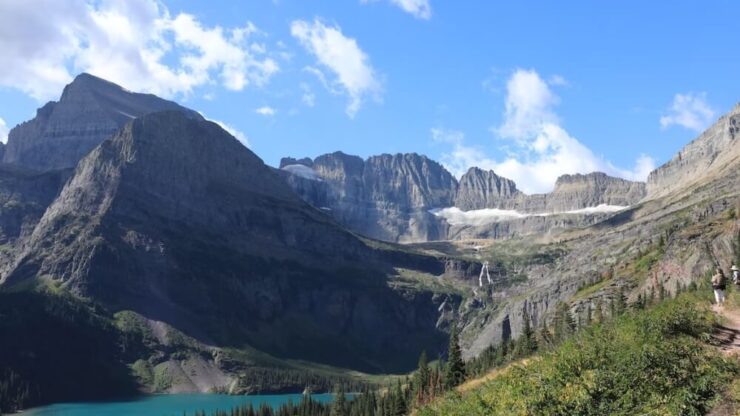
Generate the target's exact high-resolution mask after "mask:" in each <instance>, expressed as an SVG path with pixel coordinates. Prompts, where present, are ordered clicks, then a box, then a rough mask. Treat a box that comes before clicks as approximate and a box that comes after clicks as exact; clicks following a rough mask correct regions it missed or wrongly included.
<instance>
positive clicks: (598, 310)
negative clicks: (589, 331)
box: [594, 298, 604, 324]
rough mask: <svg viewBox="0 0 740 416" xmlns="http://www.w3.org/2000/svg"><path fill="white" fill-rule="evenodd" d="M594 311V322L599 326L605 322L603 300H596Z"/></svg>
mask: <svg viewBox="0 0 740 416" xmlns="http://www.w3.org/2000/svg"><path fill="white" fill-rule="evenodd" d="M594 309H595V310H594V322H596V323H597V324H600V323H602V322H604V310H603V309H602V307H601V298H596V302H594Z"/></svg>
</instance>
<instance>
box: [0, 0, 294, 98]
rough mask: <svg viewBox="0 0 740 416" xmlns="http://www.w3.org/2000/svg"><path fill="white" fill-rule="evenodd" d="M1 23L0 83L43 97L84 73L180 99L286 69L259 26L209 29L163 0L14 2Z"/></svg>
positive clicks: (4, 8)
mask: <svg viewBox="0 0 740 416" xmlns="http://www.w3.org/2000/svg"><path fill="white" fill-rule="evenodd" d="M0 27H2V28H3V30H2V31H0V50H2V51H3V59H4V62H3V65H2V66H0V85H1V86H8V87H12V88H18V89H20V90H22V91H24V92H26V93H27V94H29V95H31V96H32V97H34V98H36V99H38V100H47V99H50V98H54V97H57V96H58V94H59V91H61V88H62V87H63V86H64V84H66V83H68V82H70V81H71V80H72V78H73V76H74V74H75V73H78V72H89V73H92V74H93V75H97V76H100V77H102V78H105V79H108V80H111V81H113V82H116V83H118V84H121V85H123V86H125V87H126V88H129V89H132V90H139V91H147V92H152V93H155V94H158V95H162V96H165V97H173V96H175V95H178V94H189V93H191V92H192V90H193V89H194V88H196V87H199V86H202V85H208V84H220V85H222V86H223V87H225V88H227V89H231V90H242V89H244V88H246V87H247V86H249V85H262V84H264V83H266V82H267V81H268V80H269V79H270V77H271V76H272V75H273V74H274V73H276V72H277V71H278V69H279V68H278V65H277V63H276V62H275V61H274V60H273V59H271V58H269V57H267V56H266V55H265V54H264V53H263V52H262V51H260V50H259V48H255V47H253V46H252V45H254V44H255V43H254V42H253V41H252V38H253V37H255V36H259V31H258V30H257V29H256V28H255V27H254V25H253V24H251V23H247V24H246V25H244V26H243V27H236V28H230V29H224V28H222V27H220V26H213V27H208V26H205V25H203V24H202V23H201V22H200V21H199V20H198V19H197V18H196V17H194V16H192V15H189V14H186V13H180V14H178V15H176V16H174V17H173V16H171V15H170V13H169V11H168V10H167V9H166V8H165V7H164V6H163V5H162V4H161V3H160V2H158V1H156V0H130V1H115V0H112V1H102V2H100V1H93V0H70V1H64V2H60V1H55V0H40V1H35V2H28V1H22V0H8V1H3V2H0Z"/></svg>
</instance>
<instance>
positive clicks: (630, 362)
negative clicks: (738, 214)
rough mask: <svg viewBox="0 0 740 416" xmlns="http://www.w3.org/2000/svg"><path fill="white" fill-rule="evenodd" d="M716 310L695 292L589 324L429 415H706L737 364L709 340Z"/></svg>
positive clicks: (434, 406)
mask: <svg viewBox="0 0 740 416" xmlns="http://www.w3.org/2000/svg"><path fill="white" fill-rule="evenodd" d="M715 323H716V322H715V318H714V315H713V314H712V313H711V312H710V311H709V310H708V309H707V308H706V307H704V306H701V305H700V304H699V300H698V298H697V296H696V295H694V294H685V295H682V296H681V297H679V298H678V299H676V300H668V301H666V302H663V303H661V304H659V305H657V306H655V307H654V308H650V309H647V310H636V311H631V312H628V313H626V314H624V315H622V316H620V317H619V318H617V319H615V320H612V321H607V322H604V323H601V324H596V325H592V326H589V327H587V328H585V329H583V330H582V331H580V332H579V333H577V334H576V335H575V336H574V337H572V338H571V339H569V340H567V341H565V342H564V343H562V344H561V345H559V346H558V347H557V348H556V349H554V350H553V351H551V352H548V353H545V354H543V355H542V356H539V357H537V358H534V359H531V360H529V361H528V362H526V364H525V363H522V364H517V365H513V366H510V367H509V368H507V369H506V370H504V371H501V372H500V374H498V375H497V376H496V377H494V378H492V379H491V380H490V381H487V382H485V383H484V384H482V385H481V386H480V387H477V388H474V389H471V390H469V391H466V392H464V393H459V392H452V393H448V395H447V396H446V397H444V398H443V399H441V400H437V401H435V402H433V403H431V404H430V405H428V406H427V407H425V408H423V409H421V410H420V412H419V414H420V415H422V416H430V415H465V416H473V415H499V414H500V415H575V414H577V415H605V414H610V415H632V414H681V415H700V414H704V413H706V411H707V410H708V409H709V408H710V406H711V404H712V403H713V400H714V399H715V398H716V397H717V394H718V393H719V392H721V391H722V390H723V388H724V387H723V386H725V385H726V384H727V383H729V382H730V381H731V380H733V378H736V377H737V375H738V365H737V363H735V362H732V361H729V360H727V359H725V358H723V357H722V356H721V355H720V354H719V353H718V352H716V351H715V350H714V349H713V348H712V347H710V346H709V345H708V344H707V343H706V340H707V334H708V333H709V332H710V331H711V330H712V326H713V325H714V324H715Z"/></svg>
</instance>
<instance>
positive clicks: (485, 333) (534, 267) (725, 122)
mask: <svg viewBox="0 0 740 416" xmlns="http://www.w3.org/2000/svg"><path fill="white" fill-rule="evenodd" d="M737 114H738V108H735V109H734V110H733V111H731V112H730V113H729V114H728V115H726V116H723V117H722V118H720V120H719V121H718V123H717V124H715V125H714V126H712V127H710V128H709V129H708V130H707V131H706V132H705V133H703V134H702V135H701V136H700V137H699V139H697V140H695V141H694V142H692V143H690V144H688V145H687V146H686V147H685V148H684V149H682V150H681V151H680V152H679V155H680V156H679V155H677V156H676V157H674V158H673V159H672V160H671V161H669V162H668V163H666V164H665V165H663V166H661V167H659V168H658V169H657V170H656V171H654V172H653V174H651V179H650V182H649V184H648V189H649V190H650V193H649V194H648V195H647V196H646V197H645V198H644V199H643V200H642V201H641V202H640V203H639V204H636V205H635V206H634V207H632V208H630V209H628V210H624V211H621V212H619V213H617V214H616V215H613V216H611V217H609V218H607V219H604V220H602V221H600V222H598V223H596V224H593V225H591V226H590V227H586V228H582V229H577V230H574V229H571V230H569V231H566V232H562V233H560V234H559V235H558V236H557V239H556V240H555V239H553V238H548V236H544V237H543V238H539V239H533V238H530V239H519V240H515V241H507V242H497V243H494V244H491V246H490V247H483V248H477V249H476V251H475V253H471V254H470V255H473V256H475V257H476V258H477V260H478V262H481V261H484V260H488V261H490V262H491V263H492V264H495V263H496V262H497V261H499V260H498V259H500V258H503V259H504V260H506V259H509V258H511V257H512V256H513V257H514V258H515V259H516V261H514V262H513V263H514V265H515V266H519V268H518V269H516V271H517V272H518V273H520V274H521V275H522V276H526V281H524V282H520V283H519V284H517V285H514V286H510V287H506V286H502V285H496V284H494V285H493V286H492V287H491V288H488V292H485V291H483V290H478V292H474V295H473V296H471V298H469V299H468V300H467V301H466V302H464V304H463V306H462V307H461V308H460V309H459V310H458V314H459V315H458V318H459V319H461V320H462V321H464V322H465V323H464V324H463V326H464V331H463V337H465V336H467V339H468V342H467V343H466V345H465V355H466V356H469V357H470V356H474V355H477V354H478V353H480V352H481V351H483V350H484V349H485V348H487V347H488V346H489V345H491V344H492V343H493V344H496V343H499V342H501V340H503V339H505V338H506V337H507V336H509V337H513V338H516V337H517V336H518V335H519V334H521V331H522V326H523V316H524V315H525V314H526V315H528V316H529V319H530V322H532V323H533V325H535V326H537V325H541V324H542V322H543V321H545V320H548V321H549V319H551V318H552V313H553V311H554V309H555V307H556V305H557V304H558V303H559V302H565V303H566V304H567V305H568V306H569V307H570V312H571V314H572V315H573V317H574V320H575V321H578V320H581V321H582V320H584V319H586V314H587V312H586V311H587V309H589V308H590V309H591V310H592V311H593V310H594V308H595V307H596V306H597V305H599V304H600V305H602V307H603V308H604V313H605V314H608V305H609V303H610V302H611V301H613V299H614V298H615V297H616V296H617V295H618V293H619V291H620V290H621V291H622V292H623V293H624V294H625V295H626V296H627V297H628V298H629V300H630V301H631V302H632V301H635V300H636V298H637V296H638V294H643V295H648V294H649V293H651V292H652V293H657V292H658V291H659V290H660V289H659V288H660V287H663V288H664V290H666V291H667V292H668V293H675V292H676V290H677V289H678V288H679V287H686V286H688V285H689V284H690V283H691V282H700V281H701V280H702V279H703V276H705V275H706V273H707V272H708V271H711V270H713V269H714V268H715V267H717V265H719V266H720V267H722V268H723V269H724V270H727V269H728V268H729V266H730V264H731V262H732V261H733V259H734V258H736V256H737V255H738V252H737V250H738V248H736V247H735V246H734V243H733V241H736V240H737V238H738V225H740V223H739V222H738V218H740V187H738V183H740V158H738V157H737V155H738V148H740V146H738V142H737V140H736V139H735V136H734V134H735V132H736V130H734V127H733V126H734V124H736V123H737V122H735V123H733V118H734V117H737ZM686 156H691V157H686ZM571 179H572V178H571ZM579 180H580V181H581V182H582V181H583V178H580V179H579ZM561 185H562V187H563V191H565V190H568V191H569V192H572V191H573V188H571V186H572V184H571V183H570V181H563V183H562V184H561ZM566 185H567V186H566ZM590 186H592V185H590ZM623 186H626V187H627V190H628V191H629V189H632V188H633V186H634V185H629V184H623ZM578 188H579V187H576V189H578ZM632 191H633V192H635V193H637V194H638V195H639V191H640V190H639V189H636V190H635V189H632ZM628 193H629V192H628ZM527 220H528V221H529V220H530V219H527ZM553 241H555V242H553ZM543 243H544V244H543ZM555 250H557V253H558V255H556V256H553V255H551V253H553V252H555ZM509 261H510V260H509ZM478 270H480V267H478V268H477V269H474V271H473V273H475V272H476V271H478Z"/></svg>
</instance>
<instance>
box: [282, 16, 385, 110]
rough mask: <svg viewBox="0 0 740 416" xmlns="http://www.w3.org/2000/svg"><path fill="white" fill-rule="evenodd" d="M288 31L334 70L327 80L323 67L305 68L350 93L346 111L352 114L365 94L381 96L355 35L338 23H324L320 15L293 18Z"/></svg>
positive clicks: (332, 89)
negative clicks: (345, 31)
mask: <svg viewBox="0 0 740 416" xmlns="http://www.w3.org/2000/svg"><path fill="white" fill-rule="evenodd" d="M290 31H291V34H292V35H293V36H294V37H295V38H296V39H298V41H299V42H300V43H301V45H303V47H304V48H305V49H306V50H307V51H308V52H309V53H311V54H312V55H313V56H314V57H316V60H317V61H318V63H319V64H320V65H321V66H323V67H324V68H326V69H328V70H329V71H331V72H333V73H334V75H335V76H336V78H335V79H334V80H333V81H327V80H326V77H325V75H324V74H323V72H322V71H320V70H318V69H317V68H312V67H309V68H306V70H308V71H310V72H312V73H315V74H317V76H319V78H320V79H322V80H323V82H324V84H325V86H326V87H327V89H329V90H330V91H335V88H336V87H339V88H341V91H343V93H345V94H346V95H347V96H349V99H350V100H349V103H348V104H347V108H346V112H347V115H349V116H350V117H354V116H355V115H356V114H357V112H358V111H359V110H360V107H361V106H362V103H363V101H364V100H365V99H366V97H367V96H371V97H374V98H375V99H376V100H379V99H380V94H381V90H382V87H381V82H380V81H379V79H378V76H377V74H376V71H375V69H374V68H373V67H372V65H371V64H370V58H369V57H368V56H367V54H366V53H365V52H364V51H363V50H362V49H361V48H360V46H359V45H358V44H357V41H356V40H355V39H354V38H351V37H348V36H345V35H344V34H343V33H342V29H341V28H340V27H339V26H334V25H327V24H325V23H323V22H322V21H320V20H319V19H314V21H313V22H307V21H304V20H296V21H294V22H293V23H292V24H291V26H290Z"/></svg>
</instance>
